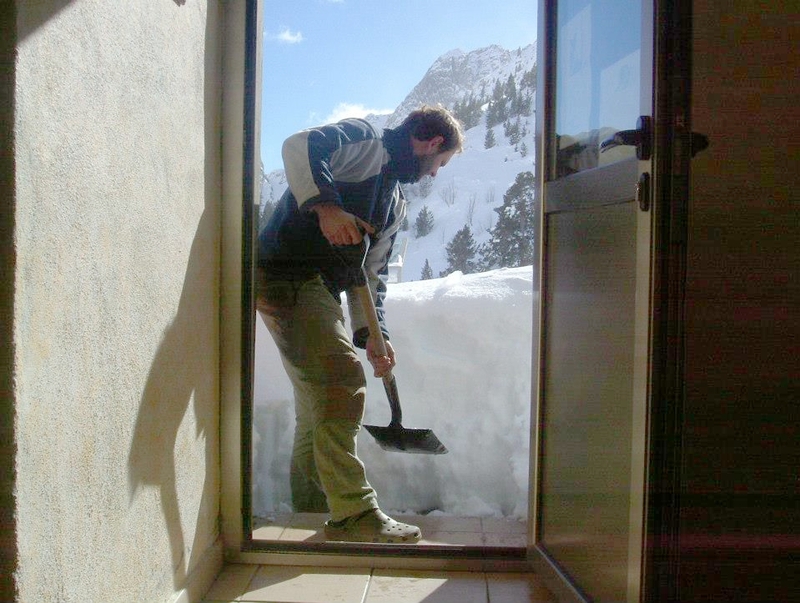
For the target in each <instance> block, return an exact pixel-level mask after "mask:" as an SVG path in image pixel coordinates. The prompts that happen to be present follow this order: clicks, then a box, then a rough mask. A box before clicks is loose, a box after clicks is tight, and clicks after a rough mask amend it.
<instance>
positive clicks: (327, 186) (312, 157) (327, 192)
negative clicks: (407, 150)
mask: <svg viewBox="0 0 800 603" xmlns="http://www.w3.org/2000/svg"><path fill="white" fill-rule="evenodd" d="M282 156H283V165H284V169H285V171H286V180H287V182H288V183H289V188H290V189H291V191H292V194H293V195H294V197H295V199H296V200H297V205H298V207H300V208H303V209H306V210H307V209H310V208H311V207H313V206H314V205H317V204H319V203H334V204H336V205H339V206H342V199H341V196H340V195H339V191H338V190H337V182H361V181H363V180H366V179H367V178H370V177H372V176H374V175H377V174H379V173H380V172H381V169H382V167H383V164H384V162H385V161H386V153H385V151H384V149H383V142H382V140H381V139H380V138H378V137H377V135H376V133H375V131H374V130H373V129H372V128H371V127H370V126H368V125H367V124H361V123H359V122H355V121H350V120H345V121H342V122H339V123H336V124H329V125H326V126H320V127H318V128H312V129H309V130H303V131H301V132H298V133H297V134H294V135H292V136H290V137H289V138H287V139H286V141H285V142H284V143H283V149H282Z"/></svg>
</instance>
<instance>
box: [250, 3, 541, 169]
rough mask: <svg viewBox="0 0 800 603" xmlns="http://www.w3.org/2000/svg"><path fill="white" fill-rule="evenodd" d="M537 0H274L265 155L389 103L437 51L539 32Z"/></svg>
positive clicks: (267, 49) (275, 165)
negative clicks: (290, 139) (297, 136)
mask: <svg viewBox="0 0 800 603" xmlns="http://www.w3.org/2000/svg"><path fill="white" fill-rule="evenodd" d="M536 6H537V3H536V2H535V0H494V1H491V2H488V1H483V0H281V1H278V2H276V1H271V0H267V1H265V2H264V4H263V7H264V8H263V10H264V35H263V43H264V53H263V69H264V71H263V79H262V81H263V90H262V101H261V102H262V119H261V122H262V128H261V157H262V161H263V163H264V167H265V169H266V170H267V171H269V170H273V169H279V168H281V167H282V164H281V160H280V147H281V144H282V143H283V140H284V139H285V138H286V137H287V136H289V135H290V134H292V133H293V132H295V131H297V130H300V129H303V128H307V127H310V126H314V125H318V124H321V123H326V122H328V121H332V120H335V119H338V118H341V117H345V116H347V115H358V114H365V113H368V112H377V111H392V110H394V108H395V107H396V106H397V105H399V104H400V103H401V102H402V101H403V99H404V98H405V96H406V95H407V94H408V93H409V92H410V91H411V89H412V88H413V87H414V85H416V84H417V82H419V80H420V79H421V78H422V76H423V75H425V72H426V71H427V70H428V68H429V67H430V66H431V64H432V63H433V61H435V60H436V59H437V58H438V57H439V56H441V55H443V54H444V53H446V52H448V51H450V50H453V49H456V48H459V49H461V50H463V51H465V52H466V51H470V50H475V49H477V48H482V47H484V46H489V45H490V44H499V45H500V46H503V47H505V48H508V49H510V50H513V49H516V48H517V47H520V46H526V45H528V44H531V43H533V42H534V41H535V40H536Z"/></svg>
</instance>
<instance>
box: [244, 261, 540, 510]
mask: <svg viewBox="0 0 800 603" xmlns="http://www.w3.org/2000/svg"><path fill="white" fill-rule="evenodd" d="M532 275H533V270H532V268H531V267H530V266H527V267H522V268H503V269H499V270H493V271H489V272H486V273H480V274H468V275H464V274H462V273H460V272H456V273H453V274H450V275H449V276H447V277H445V278H439V279H432V280H426V281H415V282H405V283H396V284H389V286H388V295H387V302H386V313H387V325H388V327H389V330H390V332H391V334H392V345H393V347H394V349H395V351H396V353H397V366H396V368H395V370H394V374H395V376H396V378H397V384H398V389H399V392H400V401H401V405H402V408H403V425H404V426H405V427H409V428H430V429H433V431H434V433H435V434H436V435H437V436H438V437H439V439H440V440H441V441H442V442H443V443H444V444H445V446H447V448H448V449H449V452H448V453H447V454H445V455H420V454H405V453H396V452H387V451H384V450H382V449H381V448H379V447H378V445H377V444H376V443H375V442H374V440H373V439H372V437H371V436H370V435H369V434H368V433H367V432H366V430H362V431H361V432H360V434H359V436H358V453H359V457H360V458H361V460H362V461H363V462H364V464H365V466H366V469H367V476H368V479H369V481H370V483H371V484H372V486H373V487H374V488H375V490H376V491H377V493H378V501H379V503H380V505H381V507H382V508H383V509H384V510H386V511H387V512H405V513H419V514H422V513H431V512H433V513H439V514H447V515H459V516H495V517H515V518H526V517H527V511H528V470H529V464H528V458H529V450H530V448H529V439H530V413H531V342H532V340H533V339H532V338H533V311H534V307H535V304H536V303H538V295H536V293H535V291H534V289H533V278H532ZM343 302H344V300H343ZM346 314H347V312H346V311H345V315H346ZM348 328H349V327H348ZM256 341H257V344H256V357H255V362H256V382H255V405H254V440H253V457H254V458H253V512H254V514H255V515H257V516H264V515H268V514H270V513H273V512H281V511H289V510H290V509H291V500H290V494H289V461H290V455H291V449H292V439H293V430H294V417H293V401H292V393H291V385H290V384H289V381H288V378H287V377H286V375H285V373H284V372H283V368H282V365H281V362H280V358H279V355H278V352H277V349H276V348H275V345H274V343H273V342H272V338H271V337H270V336H269V333H268V332H267V331H266V328H265V327H264V325H263V323H262V322H261V320H259V321H258V326H257V336H256ZM359 354H360V356H361V358H362V362H364V364H365V366H367V367H368V365H367V364H366V357H365V356H364V354H363V352H362V351H361V350H359ZM367 372H368V377H367V383H368V385H367V402H366V411H365V418H364V422H365V423H367V424H375V425H386V424H388V422H389V416H390V413H389V406H388V402H387V400H386V395H385V393H384V391H383V387H382V383H381V381H380V380H379V379H376V378H374V377H372V373H371V371H369V370H368V371H367Z"/></svg>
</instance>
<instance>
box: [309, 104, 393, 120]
mask: <svg viewBox="0 0 800 603" xmlns="http://www.w3.org/2000/svg"><path fill="white" fill-rule="evenodd" d="M393 111H394V109H373V108H370V107H365V106H364V105H359V104H354V103H339V104H338V105H336V106H335V107H334V108H333V110H332V111H331V112H330V113H329V114H328V116H327V117H326V118H325V119H323V120H322V122H320V123H326V124H329V123H333V122H335V121H339V120H340V119H344V118H345V117H366V116H367V115H369V114H371V113H372V114H375V115H383V114H386V113H392V112H393ZM311 117H312V118H314V117H316V115H312V116H311Z"/></svg>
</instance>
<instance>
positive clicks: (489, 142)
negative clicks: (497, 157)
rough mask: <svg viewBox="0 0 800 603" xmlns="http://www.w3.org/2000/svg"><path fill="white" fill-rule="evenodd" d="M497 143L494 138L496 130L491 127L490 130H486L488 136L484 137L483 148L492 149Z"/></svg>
mask: <svg viewBox="0 0 800 603" xmlns="http://www.w3.org/2000/svg"><path fill="white" fill-rule="evenodd" d="M496 144H497V141H496V140H495V138H494V130H492V129H491V128H489V129H488V130H486V138H484V139H483V148H484V149H491V148H492V147H493V146H495V145H496Z"/></svg>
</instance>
